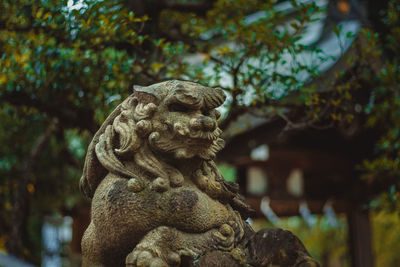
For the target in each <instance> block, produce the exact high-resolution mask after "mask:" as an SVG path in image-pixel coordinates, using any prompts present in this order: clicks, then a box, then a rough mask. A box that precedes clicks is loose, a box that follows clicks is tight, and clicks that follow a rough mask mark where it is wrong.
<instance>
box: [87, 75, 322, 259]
mask: <svg viewBox="0 0 400 267" xmlns="http://www.w3.org/2000/svg"><path fill="white" fill-rule="evenodd" d="M224 100H225V95H224V93H223V91H222V90H221V89H218V88H209V87H205V86H202V85H199V84H195V83H191V82H184V81H167V82H162V83H158V84H154V85H151V86H149V87H135V88H134V92H133V94H132V95H131V96H129V97H128V98H127V99H126V100H125V101H124V102H123V103H122V104H120V105H119V106H118V107H117V108H116V109H115V110H114V111H113V112H112V113H111V114H110V116H109V117H108V118H107V119H106V121H105V122H104V124H103V125H102V126H101V128H100V129H99V131H98V132H97V133H96V135H95V136H94V138H93V140H92V142H91V144H90V146H89V148H88V152H87V155H86V161H85V167H84V172H83V176H82V178H81V182H80V188H81V190H82V192H83V193H84V194H85V195H87V196H88V197H91V198H92V211H91V223H90V225H89V227H88V229H87V230H86V232H85V234H84V237H83V239H82V250H83V252H82V253H83V266H125V265H126V266H228V265H229V266H268V264H271V263H273V264H276V265H280V264H281V266H307V265H304V264H316V263H315V262H314V261H313V260H312V259H311V258H310V257H309V255H308V253H307V251H306V250H305V248H304V246H303V245H302V244H301V242H300V241H299V240H298V239H297V238H296V237H295V236H293V235H292V234H291V233H289V232H287V231H283V230H280V231H275V230H265V231H263V232H259V233H254V231H253V230H252V229H251V227H250V226H249V225H248V224H247V223H245V222H244V220H243V219H244V218H247V216H248V215H249V214H250V213H251V209H250V208H249V207H248V206H247V205H246V203H245V202H244V200H243V198H242V197H241V196H240V195H239V194H238V187H237V185H236V184H233V183H229V182H227V181H225V180H224V178H223V177H222V175H221V174H220V172H219V171H218V169H217V168H216V166H215V163H214V161H213V159H214V158H215V155H216V153H217V152H218V151H219V150H220V149H221V148H222V147H223V144H224V142H223V140H222V139H221V138H220V137H219V136H220V134H221V130H220V129H219V128H218V126H217V119H218V117H219V113H218V111H216V110H215V108H216V107H218V106H220V105H221V104H222V103H223V102H224ZM260 236H261V237H260ZM309 266H312V265H309Z"/></svg>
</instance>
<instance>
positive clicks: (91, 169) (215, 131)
mask: <svg viewBox="0 0 400 267" xmlns="http://www.w3.org/2000/svg"><path fill="white" fill-rule="evenodd" d="M224 101H225V94H224V92H223V91H222V90H221V89H219V88H210V87H206V86H202V85H200V84H196V83H192V82H186V81H177V80H172V81H166V82H161V83H157V84H153V85H151V86H147V87H141V86H135V87H134V91H133V94H132V95H130V96H129V97H128V98H127V99H125V100H124V101H123V103H121V104H120V105H119V106H118V107H117V108H116V109H115V110H114V111H113V112H112V113H111V114H110V116H109V117H108V118H107V119H106V121H105V122H104V123H103V125H102V126H101V128H100V130H99V131H98V132H97V133H96V134H95V136H94V138H93V140H92V142H91V144H90V146H89V149H88V154H87V155H86V161H85V167H84V173H83V176H82V178H81V189H82V190H83V192H84V193H85V194H86V195H88V196H92V195H93V193H94V190H95V189H96V187H97V185H98V184H99V182H100V181H101V179H102V178H104V176H105V175H106V174H107V173H108V172H111V173H114V174H117V175H120V176H124V177H127V178H131V177H135V170H134V169H135V168H136V169H139V170H140V171H141V172H142V173H143V172H145V173H148V174H149V175H150V176H152V178H154V179H156V178H158V177H161V178H163V179H164V178H165V179H168V180H169V181H170V182H171V184H172V186H179V185H181V184H182V183H183V177H182V174H180V173H179V171H177V170H176V169H175V168H174V167H172V166H171V163H172V165H174V164H173V163H178V162H179V161H183V160H187V159H191V158H196V159H199V160H204V161H210V160H212V159H214V157H215V155H216V153H217V152H218V151H219V150H221V149H222V147H223V145H224V141H223V140H222V139H221V138H220V134H221V132H222V131H221V130H220V129H219V128H218V126H217V119H218V118H219V116H220V114H219V112H218V111H217V110H216V109H215V108H217V107H218V106H220V105H221V104H222V103H223V102H224ZM129 162H133V165H134V166H135V168H134V169H132V168H129V167H128V165H129V166H132V164H128V163H129ZM165 179H164V180H165Z"/></svg>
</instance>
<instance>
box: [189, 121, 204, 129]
mask: <svg viewBox="0 0 400 267" xmlns="http://www.w3.org/2000/svg"><path fill="white" fill-rule="evenodd" d="M189 125H190V128H191V129H192V130H195V131H198V130H200V129H201V128H202V122H201V120H200V119H199V118H193V119H191V120H190V122H189Z"/></svg>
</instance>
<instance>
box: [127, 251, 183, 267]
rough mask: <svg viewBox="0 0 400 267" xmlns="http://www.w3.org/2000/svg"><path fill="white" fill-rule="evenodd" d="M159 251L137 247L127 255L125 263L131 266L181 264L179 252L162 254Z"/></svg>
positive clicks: (159, 266)
mask: <svg viewBox="0 0 400 267" xmlns="http://www.w3.org/2000/svg"><path fill="white" fill-rule="evenodd" d="M160 254H161V253H157V249H152V250H148V249H141V248H135V249H134V250H133V251H132V252H131V253H129V254H128V256H127V257H126V260H125V263H126V266H129V267H169V266H179V265H180V262H181V258H180V256H179V255H178V254H177V253H174V252H169V253H165V251H163V253H162V254H167V255H160Z"/></svg>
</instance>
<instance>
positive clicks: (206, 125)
mask: <svg viewBox="0 0 400 267" xmlns="http://www.w3.org/2000/svg"><path fill="white" fill-rule="evenodd" d="M200 118H201V124H202V126H203V129H204V130H205V131H210V132H212V131H214V130H215V128H217V123H216V122H215V121H214V120H213V119H211V118H210V117H206V116H202V117H200Z"/></svg>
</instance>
